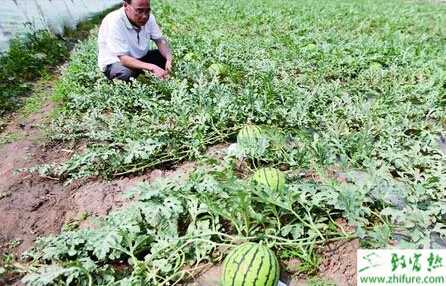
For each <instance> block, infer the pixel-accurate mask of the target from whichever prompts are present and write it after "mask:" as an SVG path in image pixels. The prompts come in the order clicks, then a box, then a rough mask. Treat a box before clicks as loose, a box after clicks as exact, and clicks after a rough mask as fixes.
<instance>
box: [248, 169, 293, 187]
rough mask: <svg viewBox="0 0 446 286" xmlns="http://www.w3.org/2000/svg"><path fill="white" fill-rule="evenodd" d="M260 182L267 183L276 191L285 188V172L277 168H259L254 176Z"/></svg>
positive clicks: (266, 184)
mask: <svg viewBox="0 0 446 286" xmlns="http://www.w3.org/2000/svg"><path fill="white" fill-rule="evenodd" d="M252 179H253V180H254V181H256V182H257V183H258V184H262V185H265V186H267V187H269V188H270V189H271V190H273V191H275V192H282V191H284V190H285V174H284V173H282V172H281V171H280V170H277V169H275V168H261V169H257V171H256V172H255V173H254V176H253V177H252Z"/></svg>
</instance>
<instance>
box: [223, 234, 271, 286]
mask: <svg viewBox="0 0 446 286" xmlns="http://www.w3.org/2000/svg"><path fill="white" fill-rule="evenodd" d="M279 272H280V271H279V262H278V261H277V258H276V256H275V255H274V253H273V252H272V251H271V250H270V249H269V248H268V247H266V246H264V245H261V244H257V243H245V244H242V245H240V246H238V247H236V248H235V249H233V250H232V251H231V252H230V253H229V254H228V256H227V257H226V258H225V261H224V263H223V281H222V284H221V285H222V286H277V282H278V281H279Z"/></svg>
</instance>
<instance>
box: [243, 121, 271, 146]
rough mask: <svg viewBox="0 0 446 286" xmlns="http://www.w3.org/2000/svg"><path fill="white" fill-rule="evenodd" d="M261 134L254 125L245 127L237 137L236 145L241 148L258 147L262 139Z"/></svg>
mask: <svg viewBox="0 0 446 286" xmlns="http://www.w3.org/2000/svg"><path fill="white" fill-rule="evenodd" d="M263 137H264V135H263V132H262V130H261V129H260V127H258V126H256V125H245V126H244V127H243V128H242V129H240V131H239V132H238V135H237V144H238V145H239V146H240V147H242V148H253V147H255V146H258V144H259V141H260V139H261V138H263Z"/></svg>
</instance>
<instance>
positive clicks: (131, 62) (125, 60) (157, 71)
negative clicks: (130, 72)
mask: <svg viewBox="0 0 446 286" xmlns="http://www.w3.org/2000/svg"><path fill="white" fill-rule="evenodd" d="M118 58H119V61H120V62H121V64H122V65H123V66H125V67H128V68H131V69H140V70H147V71H150V72H152V73H153V74H154V75H155V76H156V77H158V78H164V77H165V76H166V75H167V72H166V71H165V70H163V69H162V68H160V67H158V66H157V65H154V64H150V63H145V62H143V61H140V60H138V59H135V58H133V57H131V56H128V55H122V56H118Z"/></svg>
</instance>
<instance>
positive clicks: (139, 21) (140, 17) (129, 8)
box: [124, 0, 150, 27]
mask: <svg viewBox="0 0 446 286" xmlns="http://www.w3.org/2000/svg"><path fill="white" fill-rule="evenodd" d="M124 9H125V12H126V14H127V17H129V19H130V21H132V22H133V23H134V24H136V25H137V26H139V27H142V26H144V25H145V24H146V23H147V21H148V20H149V16H150V0H132V2H131V4H127V3H126V2H124Z"/></svg>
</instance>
